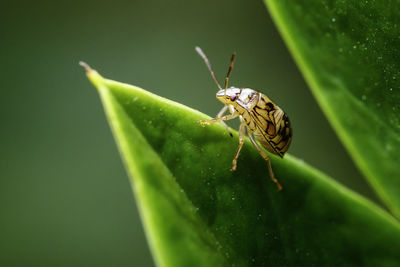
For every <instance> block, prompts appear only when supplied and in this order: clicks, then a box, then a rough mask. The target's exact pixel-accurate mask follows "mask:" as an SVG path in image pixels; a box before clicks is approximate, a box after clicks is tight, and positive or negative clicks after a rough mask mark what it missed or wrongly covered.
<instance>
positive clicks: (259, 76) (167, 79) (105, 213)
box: [0, 0, 375, 266]
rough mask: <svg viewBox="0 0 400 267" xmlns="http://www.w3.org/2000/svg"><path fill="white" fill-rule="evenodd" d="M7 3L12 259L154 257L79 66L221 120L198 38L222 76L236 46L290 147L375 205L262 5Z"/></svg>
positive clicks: (124, 260)
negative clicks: (280, 119) (286, 130)
mask: <svg viewBox="0 0 400 267" xmlns="http://www.w3.org/2000/svg"><path fill="white" fill-rule="evenodd" d="M0 6H1V7H0V8H1V10H2V14H1V16H0V33H1V37H0V48H1V49H0V78H1V79H0V80H1V86H0V88H1V105H0V109H1V112H0V114H1V115H0V116H1V132H0V133H1V136H0V137H1V138H0V145H1V149H0V157H1V163H0V216H1V217H0V266H28V265H29V266H152V265H153V260H152V259H151V255H150V252H149V249H148V245H147V243H146V240H145V235H144V233H143V230H142V226H141V222H140V220H139V216H138V212H137V208H136V206H135V201H134V198H133V197H132V193H131V188H130V185H129V181H128V178H127V177H126V173H125V170H124V168H123V165H122V161H121V159H120V156H119V155H118V151H117V148H116V146H115V144H114V140H113V138H112V135H111V132H110V129H109V126H108V124H107V122H106V118H105V116H104V112H103V108H102V106H101V103H100V101H99V97H98V94H97V92H96V89H95V88H94V87H93V86H92V85H91V84H90V83H89V82H88V81H87V79H86V77H85V75H84V72H83V70H82V69H81V68H80V67H79V66H78V62H79V60H84V61H87V62H88V63H89V64H91V65H92V66H93V67H94V68H96V69H97V70H98V71H99V72H100V73H101V74H103V75H104V76H105V77H107V78H111V79H114V80H119V81H123V82H127V83H131V84H135V85H137V86H140V87H143V88H145V89H147V90H149V91H151V92H154V93H156V94H159V95H161V96H164V97H167V98H169V99H172V100H175V101H177V102H180V103H183V104H185V105H188V106H190V107H193V108H195V109H198V110H200V111H202V112H204V113H207V114H209V115H210V116H214V115H215V114H216V113H217V112H218V111H219V109H220V108H221V107H222V106H221V104H219V103H218V102H217V100H216V99H215V92H216V86H215V84H214V83H213V80H212V79H211V76H210V75H209V73H208V71H207V69H206V67H205V65H204V63H203V62H202V60H201V59H200V57H199V56H198V55H197V54H196V53H195V51H194V46H196V45H199V46H201V47H202V48H203V50H204V51H205V52H206V53H207V55H208V56H209V58H210V60H211V62H212V63H213V65H214V68H215V71H216V73H217V75H218V76H219V77H220V80H222V78H223V76H224V75H225V73H226V70H227V67H228V63H229V57H230V54H231V52H233V51H236V52H237V54H238V57H237V61H236V66H235V69H234V71H233V74H232V79H231V85H235V86H238V87H251V88H254V89H259V90H261V91H262V92H264V93H266V94H267V95H268V96H270V97H271V98H272V99H273V100H274V101H275V102H276V103H277V104H278V105H279V106H280V107H281V108H283V109H284V110H285V111H286V112H287V114H288V115H289V116H290V118H291V121H292V125H293V128H294V139H293V143H292V147H291V148H290V150H289V153H291V154H293V155H295V156H297V157H299V158H302V159H304V160H305V161H306V162H308V163H310V164H311V165H314V166H316V167H318V168H319V169H321V170H323V171H324V172H326V173H328V174H329V175H331V176H334V177H335V178H337V179H338V180H340V181H341V182H342V183H344V184H346V185H347V186H349V187H351V188H353V189H355V190H356V191H358V192H360V193H362V194H364V195H367V196H368V197H370V198H373V199H375V198H374V196H373V194H372V193H371V191H370V189H369V187H368V186H367V185H366V184H365V182H364V180H363V179H362V178H361V176H360V174H359V172H358V171H357V170H356V169H355V167H354V166H353V163H352V162H351V160H350V158H349V156H348V155H347V153H346V152H345V150H344V149H343V147H342V145H341V144H340V142H339V141H338V139H337V138H336V136H335V134H334V133H333V131H332V129H331V127H330V126H329V124H328V122H327V121H326V120H325V118H324V116H323V115H322V113H321V111H320V109H319V108H318V106H317V104H316V102H315V101H314V99H313V97H312V95H311V93H310V91H309V90H308V88H307V86H306V85H305V83H304V80H303V78H302V77H301V75H300V73H299V71H298V70H297V68H296V66H295V65H294V63H293V60H292V59H291V57H290V55H289V53H288V51H287V49H286V47H285V45H284V43H283V42H282V40H281V38H280V36H279V34H278V32H277V31H276V29H275V27H274V25H273V23H272V21H271V18H270V17H269V15H268V13H267V10H266V8H265V6H264V4H263V3H262V2H261V1H239V0H235V1H232V0H231V1H228V0H224V1H211V0H210V1H161V0H159V1H156V0H152V1H113V2H110V1H93V2H84V3H82V2H79V1H76V2H74V1H69V2H61V1H54V2H48V3H46V2H44V1H37V2H32V1H19V2H16V1H2V3H1V4H0ZM138 116H140V114H138ZM233 125H234V126H237V125H238V124H237V123H236V124H233ZM232 157H233V155H232ZM239 164H245V163H244V162H240V161H239ZM238 167H239V168H240V165H239V166H238ZM271 186H272V185H271ZM284 186H290V184H288V185H284Z"/></svg>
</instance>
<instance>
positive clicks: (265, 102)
mask: <svg viewBox="0 0 400 267" xmlns="http://www.w3.org/2000/svg"><path fill="white" fill-rule="evenodd" d="M196 51H197V53H199V55H200V56H201V57H202V58H203V59H204V61H205V63H206V65H207V67H208V69H209V71H210V72H211V76H212V77H213V79H214V81H215V83H216V84H217V86H218V89H219V91H218V92H217V99H218V100H219V101H221V102H222V103H223V104H224V107H223V108H222V109H221V111H220V112H219V113H218V115H217V117H216V118H214V119H212V120H209V121H203V120H201V121H199V123H200V124H201V125H210V124H213V123H216V122H220V123H222V124H223V125H224V126H225V128H226V129H227V130H228V132H229V134H230V135H231V136H232V134H231V132H230V131H229V127H228V126H227V125H226V124H225V122H224V121H227V120H231V119H234V118H236V117H239V119H240V127H239V146H238V148H237V150H236V154H235V156H234V158H233V166H232V171H235V170H236V168H237V159H238V157H239V153H240V150H241V149H242V146H243V144H244V137H245V136H246V133H247V135H248V136H249V138H250V141H251V142H252V143H253V145H254V146H255V147H256V149H257V151H258V153H260V155H261V156H262V157H263V158H264V159H265V160H266V161H267V164H268V170H269V176H270V178H271V179H272V181H273V182H274V183H276V185H277V187H278V189H279V190H281V189H282V186H281V184H280V183H279V182H278V180H277V179H276V177H275V175H274V172H273V171H272V167H271V160H270V158H269V156H268V155H267V153H266V152H265V151H264V150H263V149H262V148H261V147H263V148H265V149H266V150H267V151H269V152H270V153H272V154H276V155H278V156H280V157H283V155H284V154H285V152H286V151H287V150H288V148H289V145H290V142H291V140H292V129H291V127H290V121H289V118H288V116H287V115H286V114H285V112H283V110H282V109H280V108H279V107H278V106H277V105H276V104H275V103H274V102H272V101H271V99H269V98H268V97H267V96H266V95H264V94H262V93H261V92H259V91H256V90H254V89H250V88H236V87H229V88H228V83H229V76H230V74H231V72H232V68H233V64H234V62H235V56H236V55H235V54H233V55H232V57H231V62H230V65H229V69H228V73H227V75H226V78H225V86H224V87H223V88H222V86H221V84H220V83H219V82H218V79H217V77H216V75H215V73H214V71H213V69H212V67H211V64H210V61H209V60H208V58H207V56H206V55H205V54H204V52H203V51H202V50H201V48H200V47H196ZM227 110H229V111H230V113H231V114H229V115H225V116H224V113H225V112H226V111H227Z"/></svg>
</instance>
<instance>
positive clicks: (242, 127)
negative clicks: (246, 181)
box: [232, 123, 246, 171]
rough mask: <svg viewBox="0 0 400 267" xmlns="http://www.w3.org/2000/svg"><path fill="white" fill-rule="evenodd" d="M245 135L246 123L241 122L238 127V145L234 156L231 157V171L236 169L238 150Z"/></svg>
mask: <svg viewBox="0 0 400 267" xmlns="http://www.w3.org/2000/svg"><path fill="white" fill-rule="evenodd" d="M245 136H246V124H244V123H241V124H240V127H239V146H238V148H237V150H236V154H235V157H234V158H233V166H232V171H236V168H237V159H238V157H239V154H240V150H241V149H242V147H243V144H244V137H245Z"/></svg>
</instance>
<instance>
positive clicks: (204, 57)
mask: <svg viewBox="0 0 400 267" xmlns="http://www.w3.org/2000/svg"><path fill="white" fill-rule="evenodd" d="M196 52H197V53H199V55H200V56H201V57H202V58H203V59H204V62H205V63H206V65H207V67H208V69H209V70H210V72H211V76H212V77H213V79H214V81H215V83H216V84H217V86H218V88H219V89H222V87H221V84H220V83H219V82H218V79H217V76H216V75H215V73H214V71H213V69H212V68H211V64H210V61H209V60H208V58H207V56H206V54H204V52H203V50H201V48H200V47H198V46H196ZM225 91H226V90H225Z"/></svg>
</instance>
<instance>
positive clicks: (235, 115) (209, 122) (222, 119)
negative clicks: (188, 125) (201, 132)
mask: <svg viewBox="0 0 400 267" xmlns="http://www.w3.org/2000/svg"><path fill="white" fill-rule="evenodd" d="M237 116H239V115H238V114H236V113H234V114H229V115H225V116H222V117H220V118H218V117H217V118H214V119H212V120H209V121H203V120H200V121H199V123H200V125H204V124H207V125H210V124H213V123H216V122H222V121H227V120H231V119H234V118H236V117H237Z"/></svg>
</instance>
